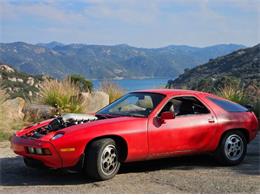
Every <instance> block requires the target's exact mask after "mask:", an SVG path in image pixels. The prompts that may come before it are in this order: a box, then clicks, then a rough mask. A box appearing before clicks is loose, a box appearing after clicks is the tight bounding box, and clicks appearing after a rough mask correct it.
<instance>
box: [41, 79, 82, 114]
mask: <svg viewBox="0 0 260 195" xmlns="http://www.w3.org/2000/svg"><path fill="white" fill-rule="evenodd" d="M39 96H40V98H39V102H40V103H43V104H47V105H50V106H54V107H57V108H58V111H59V112H60V113H68V112H74V113H80V112H82V111H83V109H84V105H83V101H82V99H81V97H80V90H79V88H78V87H77V86H76V85H75V84H73V83H72V82H71V81H70V79H64V80H62V81H58V80H46V81H44V82H43V83H42V84H41V87H40V93H39Z"/></svg>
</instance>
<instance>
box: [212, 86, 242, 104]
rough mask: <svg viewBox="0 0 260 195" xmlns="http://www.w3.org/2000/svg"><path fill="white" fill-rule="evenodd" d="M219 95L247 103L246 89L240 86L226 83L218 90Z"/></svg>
mask: <svg viewBox="0 0 260 195" xmlns="http://www.w3.org/2000/svg"><path fill="white" fill-rule="evenodd" d="M217 95H219V96H221V97H223V98H226V99H228V100H231V101H233V102H236V103H239V104H246V103H247V98H246V95H245V93H244V90H243V89H241V88H240V87H239V86H232V85H226V86H225V87H223V88H220V89H219V90H218V92H217Z"/></svg>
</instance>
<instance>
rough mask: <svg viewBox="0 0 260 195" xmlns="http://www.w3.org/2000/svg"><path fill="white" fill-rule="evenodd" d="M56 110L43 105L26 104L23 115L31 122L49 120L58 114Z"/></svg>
mask: <svg viewBox="0 0 260 195" xmlns="http://www.w3.org/2000/svg"><path fill="white" fill-rule="evenodd" d="M56 111H57V110H56V108H54V107H52V106H48V105H42V104H26V105H25V107H24V109H23V113H24V114H25V118H26V119H29V120H32V121H34V120H37V119H49V118H52V117H53V116H54V115H55V114H56Z"/></svg>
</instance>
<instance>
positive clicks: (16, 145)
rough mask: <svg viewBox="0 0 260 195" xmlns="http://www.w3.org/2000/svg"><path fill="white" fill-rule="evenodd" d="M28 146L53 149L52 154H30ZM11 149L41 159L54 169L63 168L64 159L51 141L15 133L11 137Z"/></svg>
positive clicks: (24, 155)
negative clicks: (23, 136)
mask: <svg viewBox="0 0 260 195" xmlns="http://www.w3.org/2000/svg"><path fill="white" fill-rule="evenodd" d="M26 147H35V148H48V149H49V150H50V151H51V155H38V154H29V153H28V152H27V150H26ZM11 149H12V150H13V151H14V152H15V153H16V154H18V155H21V156H23V157H28V158H32V159H36V160H39V161H41V162H42V163H43V164H44V165H45V166H47V167H50V168H54V169H58V168H62V159H61V157H60V155H59V153H58V152H57V150H56V149H55V147H54V146H53V144H52V143H51V142H48V141H41V140H34V139H29V138H28V139H27V138H22V137H18V136H16V135H13V136H12V138H11Z"/></svg>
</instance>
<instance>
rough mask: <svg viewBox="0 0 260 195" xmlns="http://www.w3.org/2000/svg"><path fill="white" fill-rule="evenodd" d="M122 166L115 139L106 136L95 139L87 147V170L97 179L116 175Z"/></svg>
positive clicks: (105, 178)
mask: <svg viewBox="0 0 260 195" xmlns="http://www.w3.org/2000/svg"><path fill="white" fill-rule="evenodd" d="M119 168H120V162H119V154H118V149H117V145H116V143H115V141H114V140H113V139H110V138H104V139H100V140H97V141H94V142H92V143H91V144H90V146H89V148H88V149H87V154H86V160H85V171H86V173H87V175H89V176H90V177H92V178H93V179H97V180H107V179H111V178H112V177H114V176H115V175H116V174H117V172H118V170H119Z"/></svg>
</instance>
